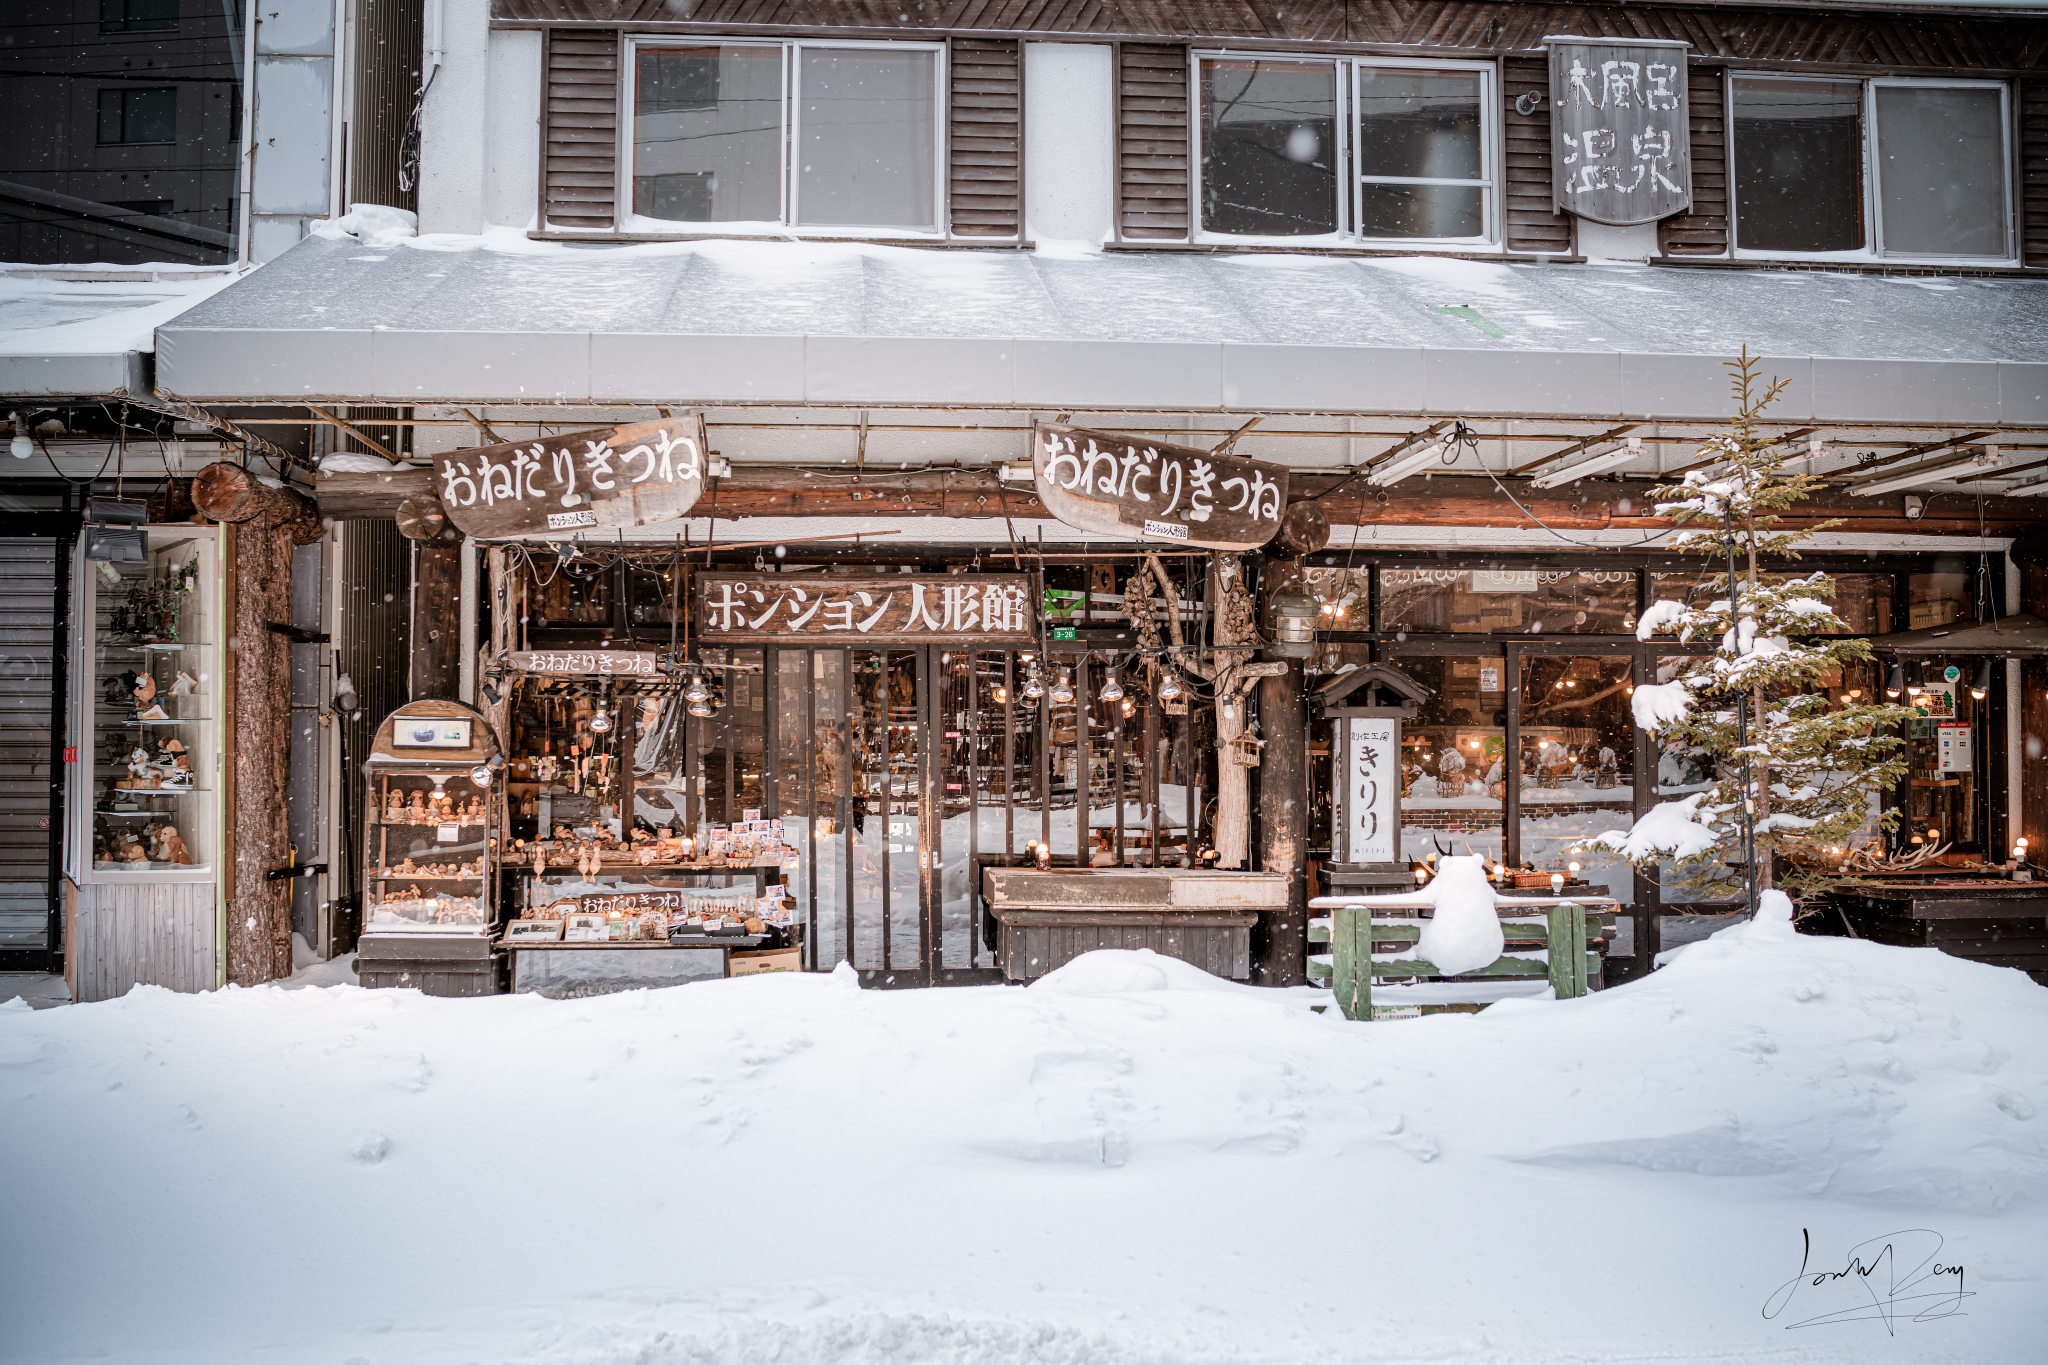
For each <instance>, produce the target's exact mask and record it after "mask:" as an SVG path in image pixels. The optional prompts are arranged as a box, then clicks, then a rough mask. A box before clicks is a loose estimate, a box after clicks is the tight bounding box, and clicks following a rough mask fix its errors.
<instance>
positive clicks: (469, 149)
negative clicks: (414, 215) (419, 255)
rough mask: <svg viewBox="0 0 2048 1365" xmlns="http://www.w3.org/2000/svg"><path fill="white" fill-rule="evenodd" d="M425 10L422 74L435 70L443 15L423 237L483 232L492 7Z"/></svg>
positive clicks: (441, 2) (445, 5) (427, 112)
mask: <svg viewBox="0 0 2048 1365" xmlns="http://www.w3.org/2000/svg"><path fill="white" fill-rule="evenodd" d="M426 8H427V12H426V22H425V23H424V24H423V25H422V34H421V43H422V50H423V54H424V55H423V63H422V65H421V67H420V70H422V71H431V70H432V69H433V68H432V62H433V47H434V29H435V14H436V12H437V11H438V13H439V15H440V30H441V43H442V48H443V51H442V53H441V69H440V70H439V71H438V72H435V73H434V75H433V84H432V85H430V86H428V87H427V100H426V107H425V109H423V110H422V111H421V114H420V231H421V232H480V231H482V230H483V226H484V203H485V193H484V188H485V181H486V174H487V170H488V167H489V165H490V159H489V155H488V152H489V147H488V137H487V129H488V128H489V126H490V64H489V60H488V58H489V54H490V34H491V30H490V17H491V8H490V0H426ZM539 97H540V92H539V91H538V90H535V92H534V95H533V98H534V99H535V100H536V101H538V99H539Z"/></svg>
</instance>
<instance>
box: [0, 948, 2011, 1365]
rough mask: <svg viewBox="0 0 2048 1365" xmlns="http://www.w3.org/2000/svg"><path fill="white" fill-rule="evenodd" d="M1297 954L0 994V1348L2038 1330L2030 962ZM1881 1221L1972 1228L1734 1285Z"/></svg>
mask: <svg viewBox="0 0 2048 1365" xmlns="http://www.w3.org/2000/svg"><path fill="white" fill-rule="evenodd" d="M1319 998H1327V997H1326V996H1318V994H1317V993H1315V992H1310V991H1305V990H1297V991H1262V990H1257V989H1253V988H1250V987H1245V986H1239V985H1235V984H1232V983H1228V982H1222V981H1218V980H1215V979H1214V978H1210V977H1206V976H1204V975H1202V974H1201V973H1199V972H1195V971H1194V970H1193V969H1191V968H1187V967H1185V966H1184V965H1183V964H1180V963H1177V962H1171V961H1168V960H1164V959H1160V958H1156V957H1153V956H1152V955H1150V954H1143V953H1114V954H1094V955H1090V956H1088V957H1084V958H1082V959H1079V960H1078V961H1076V962H1075V963H1074V964H1072V965H1071V966H1069V967H1067V968H1065V969H1063V970H1062V971H1060V972H1057V973H1054V974H1053V975H1051V976H1049V977H1047V978H1046V979H1045V980H1043V981H1042V982H1040V983H1039V984H1038V985H1036V986H1033V987H1031V988H1029V989H1014V988H1000V987H989V988H977V989H961V990H931V991H906V992H875V991H861V990H859V989H858V988H857V987H856V986H855V985H854V984H853V982H852V981H851V980H850V973H844V972H842V973H841V974H837V975H814V976H795V975H781V976H766V977H755V978H744V979H739V980H733V981H724V982H712V983H707V984H702V985H692V986H686V987H681V988H677V989H673V990H667V991H656V992H642V993H636V994H631V995H622V996H611V997H606V998H601V999H593V1000H582V1001H567V1002H556V1001H548V1000H542V999H537V998H533V997H526V996H522V997H499V998H495V999H488V1000H473V1001H452V1000H432V999H425V998H422V997H420V996H417V995H414V994H412V993H409V992H397V991H377V992H371V991H364V990H360V989H356V988H353V987H334V988H328V989H310V990H300V991H284V990H277V989H260V990H249V991H244V990H229V991H225V992H222V993H219V994H216V995H212V996H204V997H189V996H177V995H172V994H170V993H167V992H164V991H160V990H153V989H146V988H145V989H138V990H136V991H134V992H132V993H131V994H130V995H129V996H127V997H126V998H124V999H122V1000H118V1001H112V1002H108V1003H105V1004H98V1005H86V1006H75V1007H71V1008H66V1009H59V1010H49V1011H44V1012H40V1013H31V1012H30V1011H29V1010H27V1009H26V1008H25V1007H19V1006H17V1007H12V1008H0V1150H4V1151H5V1152H6V1153H7V1154H8V1160H7V1162H6V1163H5V1165H4V1168H0V1169H4V1171H5V1175H4V1180H5V1182H6V1188H5V1207H6V1208H7V1209H8V1211H9V1219H8V1223H7V1235H6V1238H5V1241H4V1246H5V1252H4V1261H0V1283H4V1284H5V1285H6V1291H5V1295H6V1298H5V1313H6V1321H7V1324H8V1327H7V1330H6V1331H5V1332H4V1333H0V1358H4V1359H7V1360H19V1361H36V1362H51V1361H59V1360H66V1359H72V1358H79V1357H84V1356H88V1355H90V1356H93V1357H94V1358H96V1359H102V1360H142V1359H145V1358H146V1359H147V1360H149V1361H151V1362H159V1363H163V1362H198V1361H206V1362H209V1363H212V1362H222V1361H244V1360H249V1361H257V1360H261V1361H271V1360H276V1361H300V1360H312V1361H323V1362H334V1365H344V1363H345V1362H351V1361H354V1362H360V1363H361V1365H390V1363H391V1362H402V1361H422V1362H450V1365H454V1363H455V1362H465V1361H493V1362H496V1361H546V1362H577V1363H578V1365H624V1363H625V1362H648V1363H649V1365H668V1363H669V1362H674V1365H683V1363H684V1362H689V1363H690V1365H722V1363H724V1362H757V1361H758V1362H768V1361H776V1362H785V1363H786V1365H795V1363H799V1362H812V1361H830V1362H845V1363H846V1365H854V1362H892V1363H893V1362H925V1361H931V1362H939V1361H954V1362H972V1363H973V1365H1010V1363H1011V1362H1015V1363H1016V1365H1023V1363H1024V1362H1033V1363H1034V1365H1036V1363H1037V1362H1054V1363H1055V1365H1060V1363H1062V1362H1083V1361H1086V1362H1102V1363H1104V1365H1123V1363H1124V1362H1160V1363H1161V1365H1165V1362H1176V1363H1179V1362H1205V1361H1244V1362H1252V1361H1260V1362H1264V1361H1297V1360H1299V1361H1307V1360H1315V1361H1318V1362H1323V1361H1354V1360H1355V1361H1396V1360H1423V1359H1427V1360H1432V1361H1439V1360H1445V1361H1447V1360H1478V1361H1484V1362H1488V1363H1489V1365H1500V1363H1501V1362H1515V1363H1519V1362H1534V1361H1564V1360H1573V1361H1586V1360H1622V1359H1628V1360H1644V1359H1656V1360H1659V1361H1674V1360H1686V1359H1712V1360H1715V1361H1721V1362H1725V1361H1731V1360H1770V1361H1772V1362H1791V1361H1843V1362H1848V1361H1862V1360H1867V1359H1871V1358H1873V1353H1874V1352H1878V1351H1880V1350H1881V1351H1882V1353H1883V1356H1884V1358H1885V1359H1886V1360H1936V1359H1940V1360H1954V1361H1965V1360H1967V1361H1971V1362H1999V1361H2015V1362H2017V1361H2021V1360H2031V1359H2035V1358H2038V1349H2039V1340H2040V1334H2041V1333H2042V1332H2043V1330H2044V1329H2048V1294H2044V1293H2043V1292H2042V1287H2041V1285H2040V1284H2039V1278H2040V1275H2041V1249H2042V1247H2043V1246H2048V1216H2044V1212H2043V1208H2044V1203H2043V1196H2044V1195H2048V1126H2044V1125H2048V1118H2044V1117H2043V1116H2042V1114H2041V1112H2040V1111H2041V1109H2042V1108H2043V1099H2044V1095H2048V991H2043V990H2042V989H2041V988H2040V987H2037V986H2035V985H2033V984H2032V983H2031V982H2029V981H2028V980H2027V979H2026V978H2024V977H2023V976H2021V975H2020V974H2019V973H2017V972H2012V971H2007V970H2001V969H1995V968H1989V967H1984V966H1980V965H1976V964H1972V963H1968V962H1963V961H1960V960H1957V959H1954V958H1949V957H1944V956H1941V955H1939V954H1936V953H1933V952H1930V951H1925V950H1911V949H1899V948H1888V947H1882V946H1879V945H1875V944H1871V943H1867V942H1860V941H1850V940H1836V939H1813V938H1803V937H1799V936H1796V935H1794V934H1793V933H1792V931H1791V927H1790V925H1789V923H1787V922H1785V920H1784V919H1783V917H1782V916H1772V917H1767V918H1765V919H1762V920H1759V922H1757V923H1755V924H1751V925H1747V926H1743V927H1740V928H1736V929H1731V930H1728V931H1725V932H1723V933H1721V934H1719V935H1717V936H1716V937H1715V938H1713V939H1711V940H1709V941H1707V942H1704V943H1701V944H1697V945H1694V946H1692V947H1689V948H1686V949H1684V950H1683V951H1681V952H1680V953H1678V954H1677V955H1676V958H1675V960H1674V961H1673V963H1672V965H1671V966H1670V967H1669V968H1667V969H1666V970H1664V971H1661V972H1659V973H1658V974H1656V975H1655V976H1654V977H1652V978H1650V979H1649V980H1647V981H1644V982H1641V983H1637V984H1634V985H1631V986H1627V987H1622V988H1619V989H1615V990H1611V991H1607V992H1602V993H1598V994H1595V995H1593V996H1590V997H1587V998H1585V999H1581V1000H1572V1001H1512V1002H1509V1003H1506V1004H1502V1005H1498V1006H1495V1007H1494V1008H1493V1009H1490V1010H1488V1011H1487V1012H1485V1013H1484V1014H1481V1015H1477V1016H1444V1017H1438V1018H1431V1019H1423V1020H1417V1021H1413V1022H1405V1023H1382V1024H1349V1023H1345V1022H1343V1021H1342V1020H1341V1019H1339V1018H1337V1017H1335V1016H1334V1015H1333V1014H1318V1013H1315V1012H1313V1011H1312V1010H1311V1008H1310V1005H1311V1003H1313V1002H1314V1001H1316V1000H1317V999H1319ZM1903 1228H1924V1229H1931V1230H1934V1232H1936V1233H1938V1234H1939V1235H1940V1236H1941V1237H1942V1238H1944V1239H1945V1243H1944V1250H1943V1252H1942V1255H1943V1257H1944V1259H1950V1260H1954V1261H1956V1262H1957V1263H1960V1264H1963V1265H1965V1266H1967V1267H1968V1275H1969V1277H1970V1287H1971V1293H1972V1295H1973V1296H1974V1297H1973V1298H1972V1299H1971V1300H1970V1302H1969V1303H1968V1305H1967V1307H1966V1308H1965V1309H1963V1310H1962V1311H1961V1312H1960V1313H1959V1314H1957V1315H1952V1316H1943V1317H1940V1318H1938V1319H1933V1320H1929V1321H1925V1322H1918V1323H1915V1322H1911V1321H1901V1322H1896V1323H1893V1324H1892V1325H1891V1330H1890V1331H1889V1332H1888V1331H1887V1328H1886V1325H1885V1324H1884V1323H1881V1322H1877V1321H1864V1322H1855V1323H1849V1324H1845V1325H1842V1326H1837V1327H1831V1328H1826V1329H1818V1328H1817V1329H1815V1330H1812V1331H1805V1332H1793V1333H1788V1331H1787V1327H1788V1326H1789V1325H1790V1324H1789V1323H1788V1322H1787V1321H1784V1320H1775V1319H1766V1318H1764V1317H1763V1316H1762V1314H1761V1309H1762V1307H1763V1305H1764V1304H1765V1302H1766V1300H1767V1299H1769V1298H1770V1296H1771V1295H1772V1294H1773V1293H1774V1292H1776V1291H1777V1290H1778V1289H1779V1288H1780V1286H1782V1285H1783V1284H1784V1283H1785V1282H1786V1281H1787V1279H1788V1277H1790V1276H1793V1275H1794V1274H1795V1272H1796V1271H1797V1270H1798V1268H1799V1258H1800V1256H1801V1254H1802V1251H1801V1248H1802V1245H1803V1244H1810V1246H1811V1249H1812V1251H1811V1254H1813V1255H1814V1256H1816V1257H1819V1256H1824V1255H1834V1254H1836V1253H1839V1252H1840V1251H1841V1250H1842V1249H1843V1248H1846V1247H1848V1246H1852V1245H1854V1244H1856V1243H1858V1242H1860V1241H1863V1240H1864V1239H1867V1238H1870V1237H1874V1236H1879V1235H1883V1234H1887V1233H1889V1232H1891V1231H1892V1230H1894V1229H1903ZM1930 1235H1932V1234H1930ZM1802 1292H1806V1291H1802Z"/></svg>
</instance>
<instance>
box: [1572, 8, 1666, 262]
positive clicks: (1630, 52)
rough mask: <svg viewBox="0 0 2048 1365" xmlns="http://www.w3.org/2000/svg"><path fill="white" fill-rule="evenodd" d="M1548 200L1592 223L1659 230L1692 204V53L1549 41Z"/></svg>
mask: <svg viewBox="0 0 2048 1365" xmlns="http://www.w3.org/2000/svg"><path fill="white" fill-rule="evenodd" d="M1543 42H1544V45H1545V46H1546V47H1548V48H1549V49H1550V167H1551V169H1550V182H1551V198H1552V200H1553V202H1555V203H1556V205H1557V207H1559V208H1561V209H1568V210H1570V211H1571V212H1573V213H1576V214H1578V215H1579V217H1581V218H1585V219H1588V220H1589V221H1592V222H1595V223H1608V224H1611V225H1613V226H1616V227H1627V226H1630V225H1632V224H1636V223H1654V222H1656V221H1657V220H1658V219H1660V218H1668V217H1670V216H1671V215H1672V214H1674V213H1682V212H1684V211H1685V210H1686V209H1688V208H1690V207H1691V206H1692V147H1691V143H1690V141H1689V140H1688V138H1689V133H1688V124H1687V117H1688V109H1687V104H1688V102H1689V101H1688V99H1687V95H1686V86H1685V48H1686V45H1685V44H1684V43H1680V42H1662V41H1653V40H1648V39H1641V38H1627V39H1622V38H1616V39H1608V38H1573V37H1551V38H1545V39H1544V40H1543Z"/></svg>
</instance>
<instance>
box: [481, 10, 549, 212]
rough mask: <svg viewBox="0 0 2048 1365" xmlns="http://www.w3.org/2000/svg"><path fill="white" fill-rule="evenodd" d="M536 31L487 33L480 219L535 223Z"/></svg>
mask: <svg viewBox="0 0 2048 1365" xmlns="http://www.w3.org/2000/svg"><path fill="white" fill-rule="evenodd" d="M540 94H541V71H540V34H538V33H533V32H517V31H501V32H497V33H493V34H491V71H490V91H489V100H488V110H489V117H488V121H487V125H486V127H485V129H484V136H485V138H486V139H487V142H486V148H487V157H486V165H485V172H484V174H485V183H484V220H485V221H486V222H488V223H492V224H495V225H497V226H500V227H515V228H530V227H534V226H536V219H537V217H538V214H539V211H540Z"/></svg>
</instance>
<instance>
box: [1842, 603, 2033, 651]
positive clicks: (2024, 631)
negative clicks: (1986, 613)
mask: <svg viewBox="0 0 2048 1365" xmlns="http://www.w3.org/2000/svg"><path fill="white" fill-rule="evenodd" d="M1870 643H1871V646H1872V648H1874V649H1878V650H1881V651H1882V652H1884V653H1887V654H1996V655H1999V656H2001V657H2003V658H2022V657H2031V656H2037V655H2042V654H2048V621H2044V620H2042V619H2041V618H2040V617H2038V616H2034V615H2031V614H2029V613H2027V612H2020V613H2019V614H2018V615H2015V616H2001V617H1999V618H1998V619H1997V620H1995V621H1974V622H1973V621H1955V622H1951V623H1950V624H1948V625H1944V626H1923V627H1922V628H1921V629H1919V630H1899V631H1894V632H1892V633H1891V634H1890V635H1876V636H1872V637H1871V641H1870Z"/></svg>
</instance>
